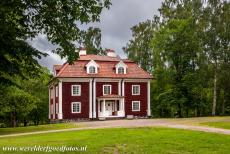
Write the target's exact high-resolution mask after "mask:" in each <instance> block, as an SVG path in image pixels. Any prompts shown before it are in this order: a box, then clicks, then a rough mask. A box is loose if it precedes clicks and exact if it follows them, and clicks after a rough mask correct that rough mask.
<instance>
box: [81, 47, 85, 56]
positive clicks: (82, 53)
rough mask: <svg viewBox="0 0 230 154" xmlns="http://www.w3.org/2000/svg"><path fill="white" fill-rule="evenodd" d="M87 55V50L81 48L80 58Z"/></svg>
mask: <svg viewBox="0 0 230 154" xmlns="http://www.w3.org/2000/svg"><path fill="white" fill-rule="evenodd" d="M85 55H86V49H85V48H82V47H81V48H79V56H85Z"/></svg>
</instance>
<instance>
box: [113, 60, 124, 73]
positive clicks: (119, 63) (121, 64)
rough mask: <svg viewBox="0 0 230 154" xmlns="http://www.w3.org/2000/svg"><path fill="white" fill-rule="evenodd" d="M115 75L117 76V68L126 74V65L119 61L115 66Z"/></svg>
mask: <svg viewBox="0 0 230 154" xmlns="http://www.w3.org/2000/svg"><path fill="white" fill-rule="evenodd" d="M115 67H116V74H118V68H119V67H123V68H124V74H126V73H127V65H126V64H125V63H124V62H123V61H119V62H118V63H117V64H116V65H115Z"/></svg>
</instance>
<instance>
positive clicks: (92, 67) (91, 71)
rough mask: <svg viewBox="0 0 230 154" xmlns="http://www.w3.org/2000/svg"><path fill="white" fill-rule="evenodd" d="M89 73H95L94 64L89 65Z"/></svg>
mask: <svg viewBox="0 0 230 154" xmlns="http://www.w3.org/2000/svg"><path fill="white" fill-rule="evenodd" d="M89 73H90V74H95V73H96V68H95V67H94V66H90V67H89Z"/></svg>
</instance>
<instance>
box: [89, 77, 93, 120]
mask: <svg viewBox="0 0 230 154" xmlns="http://www.w3.org/2000/svg"><path fill="white" fill-rule="evenodd" d="M92 82H93V80H92V79H90V81H89V118H92V84H93V83H92Z"/></svg>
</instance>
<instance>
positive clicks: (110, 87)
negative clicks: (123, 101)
mask: <svg viewBox="0 0 230 154" xmlns="http://www.w3.org/2000/svg"><path fill="white" fill-rule="evenodd" d="M105 86H109V89H110V90H109V91H110V93H109V94H105V89H104V88H105ZM111 94H112V85H110V84H104V85H103V95H111Z"/></svg>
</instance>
